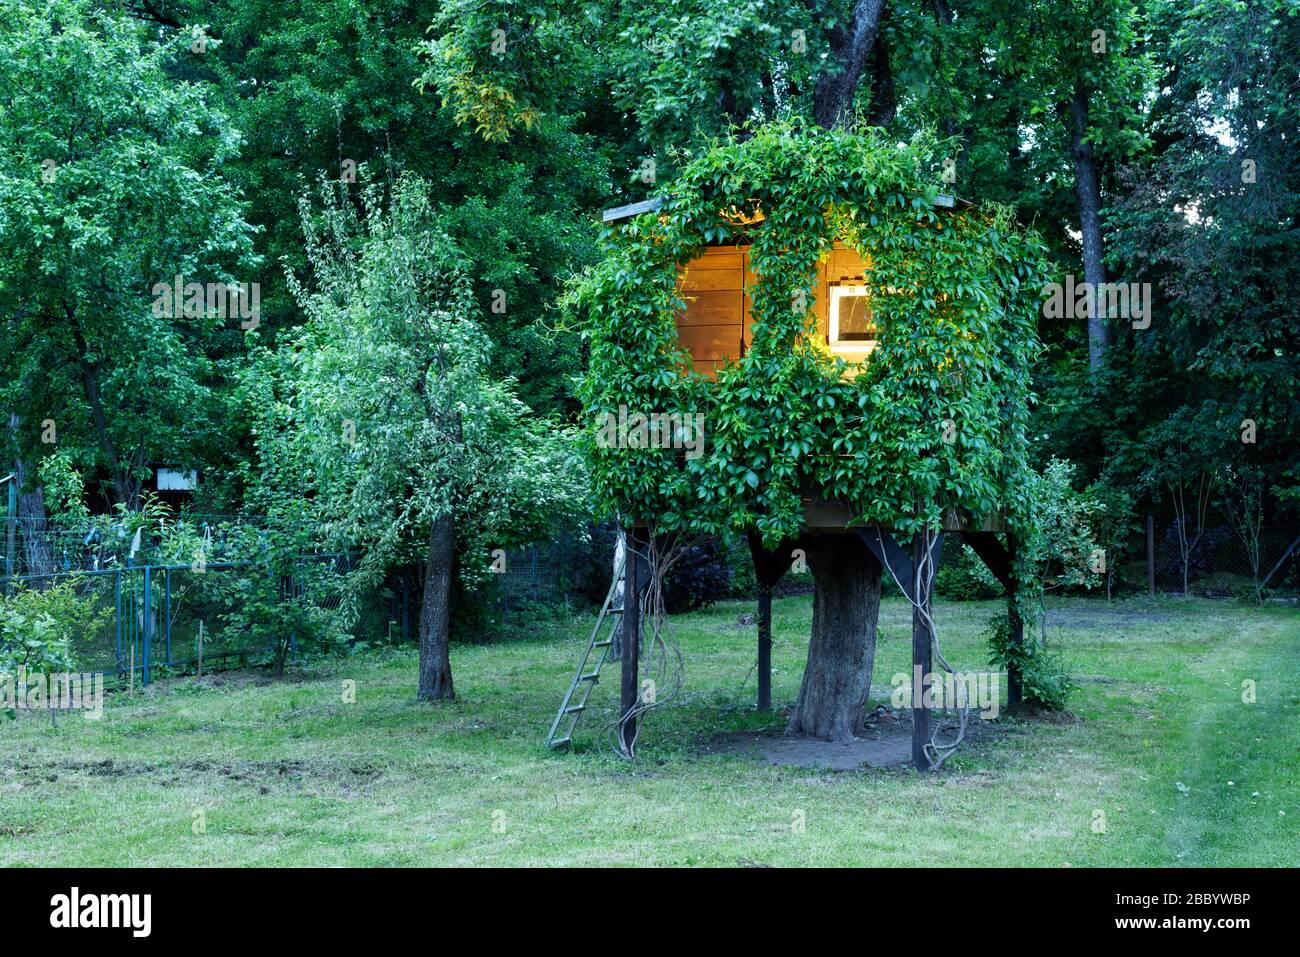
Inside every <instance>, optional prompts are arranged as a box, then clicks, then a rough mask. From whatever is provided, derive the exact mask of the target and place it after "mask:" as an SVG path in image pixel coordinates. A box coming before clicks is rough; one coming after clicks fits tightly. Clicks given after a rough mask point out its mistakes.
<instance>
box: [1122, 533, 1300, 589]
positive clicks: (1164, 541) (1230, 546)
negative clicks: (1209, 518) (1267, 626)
mask: <svg viewBox="0 0 1300 957" xmlns="http://www.w3.org/2000/svg"><path fill="white" fill-rule="evenodd" d="M1152 532H1153V535H1152V538H1153V541H1152V545H1153V547H1152V558H1153V564H1154V576H1155V586H1156V590H1157V591H1169V592H1182V591H1184V590H1186V591H1189V592H1191V593H1193V594H1200V595H1206V596H1209V597H1229V596H1243V597H1244V596H1245V595H1246V594H1247V593H1253V592H1254V590H1255V587H1256V585H1258V586H1259V587H1260V588H1267V589H1268V590H1270V591H1276V592H1286V593H1294V592H1296V591H1297V590H1300V527H1296V526H1294V525H1265V526H1261V527H1259V528H1258V530H1257V531H1256V532H1250V533H1248V534H1247V535H1246V536H1243V535H1241V534H1240V533H1239V532H1238V531H1237V530H1235V529H1234V528H1233V527H1232V526H1231V525H1229V524H1214V523H1208V522H1207V523H1206V524H1205V525H1204V526H1203V527H1200V528H1197V527H1195V526H1194V525H1191V524H1188V525H1187V526H1186V527H1185V528H1183V529H1182V530H1181V531H1180V528H1179V524H1178V523H1177V522H1171V523H1168V524H1164V525H1161V524H1159V523H1153V529H1152ZM1143 560H1144V561H1143V564H1144V568H1145V555H1144V556H1143Z"/></svg>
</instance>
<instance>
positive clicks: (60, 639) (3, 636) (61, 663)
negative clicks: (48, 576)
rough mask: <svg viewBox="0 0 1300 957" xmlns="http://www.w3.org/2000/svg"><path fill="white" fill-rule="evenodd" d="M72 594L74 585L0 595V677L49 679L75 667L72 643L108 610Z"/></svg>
mask: <svg viewBox="0 0 1300 957" xmlns="http://www.w3.org/2000/svg"><path fill="white" fill-rule="evenodd" d="M96 604H97V603H96V601H95V599H94V597H84V598H83V597H81V596H80V595H78V594H77V582H76V581H68V582H61V583H59V584H57V585H52V586H50V587H49V588H43V589H38V588H18V589H17V590H16V591H15V592H14V593H13V594H12V595H4V596H0V674H17V672H18V669H19V668H24V669H26V670H27V671H28V672H29V673H33V674H35V673H41V674H49V673H51V672H59V671H72V670H74V668H75V665H76V661H75V658H76V656H75V654H74V652H73V646H72V645H73V640H74V639H75V638H77V637H79V636H82V635H88V634H92V633H93V632H94V631H95V630H97V629H98V628H99V627H100V626H102V625H103V623H104V621H105V620H106V619H107V617H108V614H109V610H108V609H107V608H97V607H96Z"/></svg>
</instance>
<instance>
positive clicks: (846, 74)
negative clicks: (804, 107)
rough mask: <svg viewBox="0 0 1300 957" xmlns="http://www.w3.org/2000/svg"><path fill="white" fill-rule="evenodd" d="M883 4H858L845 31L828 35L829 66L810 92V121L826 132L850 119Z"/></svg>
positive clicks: (864, 0) (879, 0)
mask: <svg viewBox="0 0 1300 957" xmlns="http://www.w3.org/2000/svg"><path fill="white" fill-rule="evenodd" d="M884 8H885V0H857V2H856V3H854V5H853V16H852V18H851V19H850V21H849V24H848V28H847V29H844V28H840V27H837V28H836V29H835V30H832V31H831V35H830V47H831V51H830V53H831V55H830V57H829V58H828V60H829V62H828V63H827V64H826V67H825V68H824V69H823V71H822V74H821V75H820V76H819V77H818V78H817V85H816V86H815V87H814V88H813V118H814V119H815V120H816V121H817V125H818V126H822V127H825V128H827V129H829V128H830V127H832V126H838V125H840V124H842V123H844V122H845V121H846V120H848V119H849V117H850V116H851V115H852V111H853V95H854V93H856V92H857V89H858V81H859V80H860V79H861V78H862V72H863V70H865V69H866V66H867V61H868V59H869V57H870V56H871V52H872V50H873V49H875V45H876V35H877V34H878V33H879V31H880V18H881V15H882V13H883V12H884Z"/></svg>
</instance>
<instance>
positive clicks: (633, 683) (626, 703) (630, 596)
mask: <svg viewBox="0 0 1300 957" xmlns="http://www.w3.org/2000/svg"><path fill="white" fill-rule="evenodd" d="M640 549H641V541H640V536H638V535H637V530H636V527H635V526H633V527H631V528H629V529H628V530H627V545H626V559H625V562H626V565H625V571H624V584H623V648H622V651H623V654H622V661H621V664H622V682H621V685H620V694H619V710H618V713H619V716H620V718H621V717H623V716H625V715H627V714H628V713H629V712H630V711H631V710H632V709H633V708H635V707H636V701H637V680H638V678H639V677H640V675H639V673H638V671H639V666H640V656H641V642H640V640H639V639H640V636H641V601H640V594H641V588H640V584H641V573H642V571H643V570H645V568H644V565H643V564H642V562H641V559H640V556H639V554H638V553H639V551H640ZM620 728H621V733H620V734H619V742H618V743H619V747H621V748H622V749H623V753H624V754H631V752H632V744H633V743H634V742H635V741H636V722H635V721H629V722H627V723H626V724H621V725H620Z"/></svg>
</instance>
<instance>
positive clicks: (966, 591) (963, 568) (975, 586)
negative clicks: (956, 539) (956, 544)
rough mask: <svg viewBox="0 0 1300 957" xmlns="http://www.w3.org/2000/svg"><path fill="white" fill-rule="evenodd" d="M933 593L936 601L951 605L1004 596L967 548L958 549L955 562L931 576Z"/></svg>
mask: <svg viewBox="0 0 1300 957" xmlns="http://www.w3.org/2000/svg"><path fill="white" fill-rule="evenodd" d="M934 590H935V592H936V593H937V594H938V595H939V597H941V598H948V599H951V600H952V601H986V600H988V599H990V598H999V597H1001V596H1002V595H1003V594H1004V589H1003V587H1002V585H1001V584H1000V583H999V582H998V580H997V579H996V578H994V577H993V573H992V572H991V571H989V569H988V566H987V565H985V564H984V562H983V561H981V560H980V557H979V556H978V555H976V554H975V552H974V550H972V549H971V547H970V546H969V545H966V544H963V545H962V546H961V553H960V555H959V556H958V557H957V560H956V561H954V562H949V563H945V564H943V565H940V566H939V571H938V573H937V574H936V575H935V576H934Z"/></svg>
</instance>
